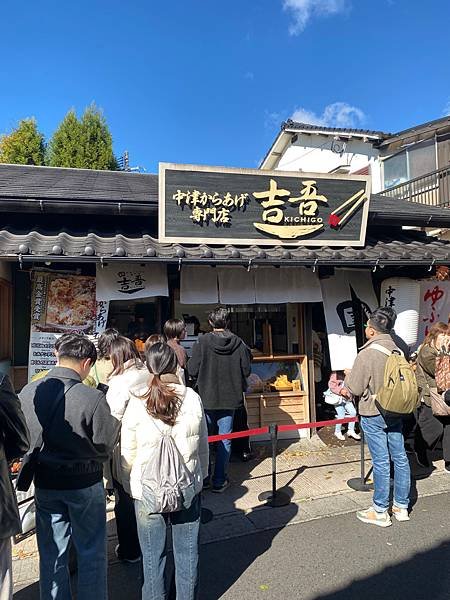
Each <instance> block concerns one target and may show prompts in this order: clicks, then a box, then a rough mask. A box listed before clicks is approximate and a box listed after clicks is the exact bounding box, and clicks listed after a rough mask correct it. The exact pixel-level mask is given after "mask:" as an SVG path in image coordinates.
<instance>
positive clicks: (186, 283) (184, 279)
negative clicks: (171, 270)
mask: <svg viewBox="0 0 450 600" xmlns="http://www.w3.org/2000/svg"><path fill="white" fill-rule="evenodd" d="M218 302H219V288H218V285H217V270H216V269H215V268H214V267H210V266H195V267H194V266H186V267H183V268H182V269H181V274H180V304H218Z"/></svg>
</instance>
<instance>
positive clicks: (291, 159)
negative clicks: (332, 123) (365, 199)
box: [276, 134, 382, 193]
mask: <svg viewBox="0 0 450 600" xmlns="http://www.w3.org/2000/svg"><path fill="white" fill-rule="evenodd" d="M337 144H340V145H343V144H345V151H344V152H342V153H338V152H334V151H333V150H332V149H331V148H332V145H334V146H337ZM367 165H370V172H371V175H372V191H373V192H374V193H376V192H379V191H380V190H381V189H382V181H381V168H380V163H379V153H378V150H377V149H376V148H374V147H373V145H372V143H370V142H366V141H364V140H363V139H357V138H354V139H350V140H347V141H345V140H334V137H333V136H328V135H314V134H313V135H305V134H299V135H298V139H297V140H296V141H295V142H294V143H293V144H291V145H290V146H288V147H287V149H286V151H285V152H284V153H283V155H282V156H281V157H280V160H279V162H278V165H277V167H276V168H277V170H282V171H304V172H312V173H330V172H331V171H333V170H335V169H338V168H339V167H346V166H347V167H348V168H349V172H350V173H355V172H356V171H359V170H360V169H363V168H364V167H367Z"/></svg>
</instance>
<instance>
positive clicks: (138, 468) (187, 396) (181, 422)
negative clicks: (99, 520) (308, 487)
mask: <svg viewBox="0 0 450 600" xmlns="http://www.w3.org/2000/svg"><path fill="white" fill-rule="evenodd" d="M146 364H147V368H148V371H149V373H150V377H149V381H148V384H147V386H145V387H143V388H142V389H141V390H136V391H134V397H132V398H130V401H129V404H128V407H127V410H126V412H125V414H124V417H123V421H122V439H121V454H122V473H123V481H124V486H125V488H126V489H128V491H129V492H130V493H131V496H132V497H133V498H134V500H135V510H136V519H137V528H138V535H139V541H140V545H141V551H142V561H143V571H144V583H143V588H142V599H143V600H150V599H151V600H164V599H165V598H166V597H167V590H166V589H165V583H164V569H165V562H166V529H167V525H171V527H172V539H173V555H174V562H175V582H176V594H177V595H176V597H177V599H178V600H194V599H195V598H197V592H198V547H199V528H200V492H201V490H202V483H203V479H204V478H206V477H207V475H208V434H207V427H206V421H205V416H204V412H203V407H202V402H201V400H200V397H199V396H198V394H197V393H196V392H194V390H192V389H191V388H187V387H186V386H184V385H182V384H180V381H179V379H178V376H177V366H178V361H177V357H176V354H175V352H174V350H173V349H172V348H171V347H170V346H168V345H167V344H166V343H163V342H157V343H156V344H154V345H152V346H151V347H149V348H148V349H147V351H146ZM163 432H164V434H166V433H167V434H169V435H170V436H171V437H172V439H173V441H174V443H175V445H176V447H177V449H178V451H179V453H180V455H181V457H182V460H183V462H184V464H185V466H186V468H187V469H188V471H189V472H190V473H191V474H192V476H193V478H194V482H195V483H194V486H195V497H194V499H193V501H192V503H191V505H190V506H189V508H182V509H181V510H179V511H177V512H172V513H150V512H149V511H148V509H146V507H145V504H144V503H143V502H142V483H141V478H142V473H143V471H144V470H145V467H146V465H147V463H148V462H149V460H150V459H151V457H152V455H154V453H155V452H156V451H157V449H158V448H159V445H160V440H161V434H162V433H163Z"/></svg>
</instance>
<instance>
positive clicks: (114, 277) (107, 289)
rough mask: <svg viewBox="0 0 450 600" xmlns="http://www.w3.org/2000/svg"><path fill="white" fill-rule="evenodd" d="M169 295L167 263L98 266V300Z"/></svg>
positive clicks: (107, 300)
mask: <svg viewBox="0 0 450 600" xmlns="http://www.w3.org/2000/svg"><path fill="white" fill-rule="evenodd" d="M168 295H169V289H168V284H167V268H166V265H161V264H157V263H154V264H144V265H140V264H134V263H116V262H114V263H111V264H109V265H106V266H104V267H101V266H97V301H99V300H103V301H106V302H109V301H110V300H135V299H137V298H153V297H155V296H168Z"/></svg>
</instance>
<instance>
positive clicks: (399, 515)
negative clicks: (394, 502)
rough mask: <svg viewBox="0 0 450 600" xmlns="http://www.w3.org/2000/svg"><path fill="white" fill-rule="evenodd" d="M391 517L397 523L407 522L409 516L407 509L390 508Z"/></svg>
mask: <svg viewBox="0 0 450 600" xmlns="http://www.w3.org/2000/svg"><path fill="white" fill-rule="evenodd" d="M392 516H393V517H395V518H396V519H397V521H400V522H401V521H409V520H410V519H409V514H408V509H407V508H399V507H398V506H393V507H392Z"/></svg>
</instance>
